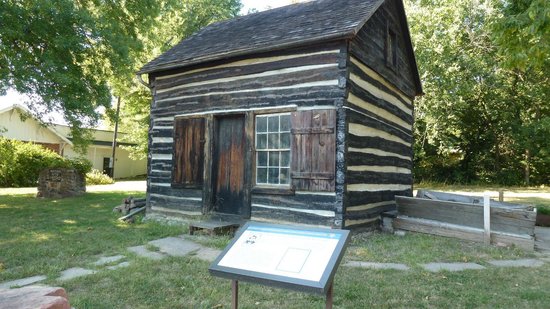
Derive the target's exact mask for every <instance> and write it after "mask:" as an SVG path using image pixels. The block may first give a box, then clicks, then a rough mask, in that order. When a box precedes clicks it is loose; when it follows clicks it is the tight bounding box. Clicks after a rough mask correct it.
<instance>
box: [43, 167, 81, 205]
mask: <svg viewBox="0 0 550 309" xmlns="http://www.w3.org/2000/svg"><path fill="white" fill-rule="evenodd" d="M85 192H86V178H85V176H84V175H82V174H81V173H79V172H78V171H76V170H75V169H71V168H48V169H45V170H43V171H42V172H40V175H39V176H38V193H37V195H36V196H37V197H47V198H63V197H69V196H78V195H82V194H84V193H85Z"/></svg>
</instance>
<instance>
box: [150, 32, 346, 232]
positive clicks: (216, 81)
mask: <svg viewBox="0 0 550 309" xmlns="http://www.w3.org/2000/svg"><path fill="white" fill-rule="evenodd" d="M347 58H348V57H347V44H345V42H338V43H330V44H323V45H322V46H312V47H309V48H306V49H304V48H302V49H296V50H287V51H282V52H272V53H269V54H258V55H254V56H253V57H250V58H240V59H233V60H231V61H226V62H213V63H209V64H208V65H207V66H200V67H192V68H187V69H185V70H182V71H170V72H163V73H162V74H156V75H153V76H150V79H151V80H152V85H153V87H154V88H153V102H152V106H151V126H150V132H149V133H150V144H149V150H150V151H149V179H148V199H149V203H150V206H151V210H152V211H158V212H161V213H165V214H169V215H178V214H182V215H189V214H195V215H200V214H201V213H204V212H208V211H209V210H210V209H211V208H210V207H211V205H210V204H211V201H208V200H206V199H207V198H208V196H210V195H211V194H209V193H208V192H206V191H208V190H210V188H208V184H209V183H210V178H211V177H212V175H211V173H212V171H210V169H209V168H208V166H206V168H205V171H204V174H205V178H204V182H205V183H206V184H205V186H204V187H203V189H205V190H204V192H203V190H194V189H185V188H173V187H172V186H171V184H170V182H171V171H172V153H173V144H172V143H173V134H174V132H173V130H174V118H175V117H190V116H192V117H197V116H205V118H206V142H205V147H206V148H207V150H208V147H211V141H209V139H210V136H209V134H210V133H211V131H212V127H213V125H212V122H213V117H212V115H217V114H225V113H232V112H242V113H243V114H244V113H246V114H247V119H253V114H255V113H262V112H265V111H266V110H273V112H274V113H276V112H278V111H279V110H281V109H284V111H292V110H301V109H316V108H320V109H327V108H332V107H334V108H335V109H338V108H340V107H342V106H343V105H344V98H345V91H346V89H345V85H346V75H347V70H346V65H347ZM337 117H339V118H342V115H337ZM343 121H344V119H343V118H342V120H341V121H340V122H343ZM250 123H251V122H250V121H249V120H247V127H250V128H252V130H253V126H252V127H251V126H250ZM252 124H253V123H252ZM250 128H249V130H248V131H250ZM338 129H340V130H344V129H345V126H344V125H343V124H342V123H340V125H339V127H338ZM342 132H343V131H342ZM251 133H252V134H251ZM247 135H248V138H251V137H253V132H249V133H247ZM338 147H340V148H339V150H338V151H340V152H341V153H342V154H341V158H343V152H344V148H343V139H341V140H340V141H339V142H337V148H338ZM210 151H211V149H210ZM210 151H205V156H206V157H208V156H209V155H211V152H210ZM248 151H250V152H252V147H250V148H249V150H248ZM250 158H252V156H250ZM205 160H209V159H208V158H205ZM342 160H343V159H342ZM249 165H250V166H249V167H248V168H249V169H250V173H252V172H253V165H252V164H249ZM251 183H252V181H251V180H250V181H247V184H245V185H246V186H248V187H247V188H245V191H247V192H250V191H251V188H250V185H251ZM338 187H340V188H343V177H340V182H339V181H338V179H337V180H336V190H337V191H338ZM340 191H343V189H340ZM336 200H339V201H340V204H338V203H337V202H336ZM341 200H342V194H340V197H339V198H337V197H336V194H335V193H332V194H331V193H328V194H327V193H323V192H320V193H314V192H297V193H295V194H293V195H277V194H273V195H265V194H254V195H252V197H251V199H249V200H248V202H249V203H250V204H251V212H252V218H253V219H269V220H280V221H290V222H297V223H303V224H314V225H327V226H338V227H340V225H341V221H342V217H343V211H342V204H341ZM309 201H315V202H314V203H309ZM338 205H339V206H338Z"/></svg>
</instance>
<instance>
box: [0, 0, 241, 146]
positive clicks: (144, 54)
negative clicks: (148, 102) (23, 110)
mask: <svg viewBox="0 0 550 309" xmlns="http://www.w3.org/2000/svg"><path fill="white" fill-rule="evenodd" d="M228 8H229V9H228ZM238 8H240V2H239V1H238V0H203V1H200V0H187V1H181V0H124V1H114V0H107V1H103V0H101V1H100V0H52V1H33V0H4V1H1V2H0V93H2V92H5V91H6V90H7V89H9V88H12V89H15V90H17V91H18V92H20V93H25V94H27V95H29V96H30V97H31V100H30V102H27V103H28V105H29V108H30V109H31V111H32V112H33V114H35V116H37V118H39V119H40V118H41V116H42V115H43V114H44V113H45V112H52V111H55V112H60V113H62V114H63V115H64V117H65V119H66V120H67V122H68V123H69V124H70V125H71V128H72V135H73V138H74V141H75V143H76V144H81V145H84V144H85V143H84V141H85V138H86V134H85V132H86V130H84V128H86V127H93V126H94V125H95V124H96V123H97V121H98V120H99V118H100V114H99V112H98V109H100V108H104V109H107V110H109V108H110V106H111V94H112V95H115V96H130V94H133V93H134V91H135V90H136V89H137V88H136V87H135V83H134V82H133V81H132V78H133V74H134V72H135V71H136V68H138V67H139V65H141V64H143V63H144V62H145V61H147V60H149V59H150V57H149V56H153V55H156V54H158V53H159V52H160V51H161V50H164V49H166V47H167V46H168V45H170V44H173V43H171V42H170V41H168V40H165V39H167V38H168V37H169V36H170V35H172V36H174V39H176V40H177V38H179V37H181V36H182V35H183V34H186V33H189V31H193V30H196V29H198V27H200V26H204V25H205V24H207V23H209V22H211V21H213V20H218V19H222V18H226V17H228V16H229V15H230V14H228V13H227V12H228V11H229V12H231V13H234V12H235V9H237V10H238ZM166 21H168V22H166ZM169 32H173V34H170V35H168V33H169ZM165 45H166V46H165ZM111 114H112V113H111Z"/></svg>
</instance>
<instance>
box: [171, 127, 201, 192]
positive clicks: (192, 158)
mask: <svg viewBox="0 0 550 309" xmlns="http://www.w3.org/2000/svg"><path fill="white" fill-rule="evenodd" d="M204 130H205V120H204V118H184V119H176V121H175V124H174V144H173V147H174V149H173V155H174V156H173V162H172V163H173V165H172V187H180V188H199V187H201V186H202V183H203V165H204Z"/></svg>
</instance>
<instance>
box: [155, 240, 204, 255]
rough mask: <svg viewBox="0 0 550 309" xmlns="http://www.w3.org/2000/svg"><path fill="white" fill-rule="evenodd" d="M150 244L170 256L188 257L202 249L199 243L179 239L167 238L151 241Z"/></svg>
mask: <svg viewBox="0 0 550 309" xmlns="http://www.w3.org/2000/svg"><path fill="white" fill-rule="evenodd" d="M149 243H150V244H151V245H153V246H155V247H158V248H159V250H160V252H163V253H165V254H168V255H170V256H186V255H188V254H189V253H191V252H195V251H198V250H199V249H201V248H202V246H201V245H199V244H197V243H194V242H192V241H189V240H185V239H183V238H179V237H166V238H161V239H157V240H153V241H150V242H149Z"/></svg>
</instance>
